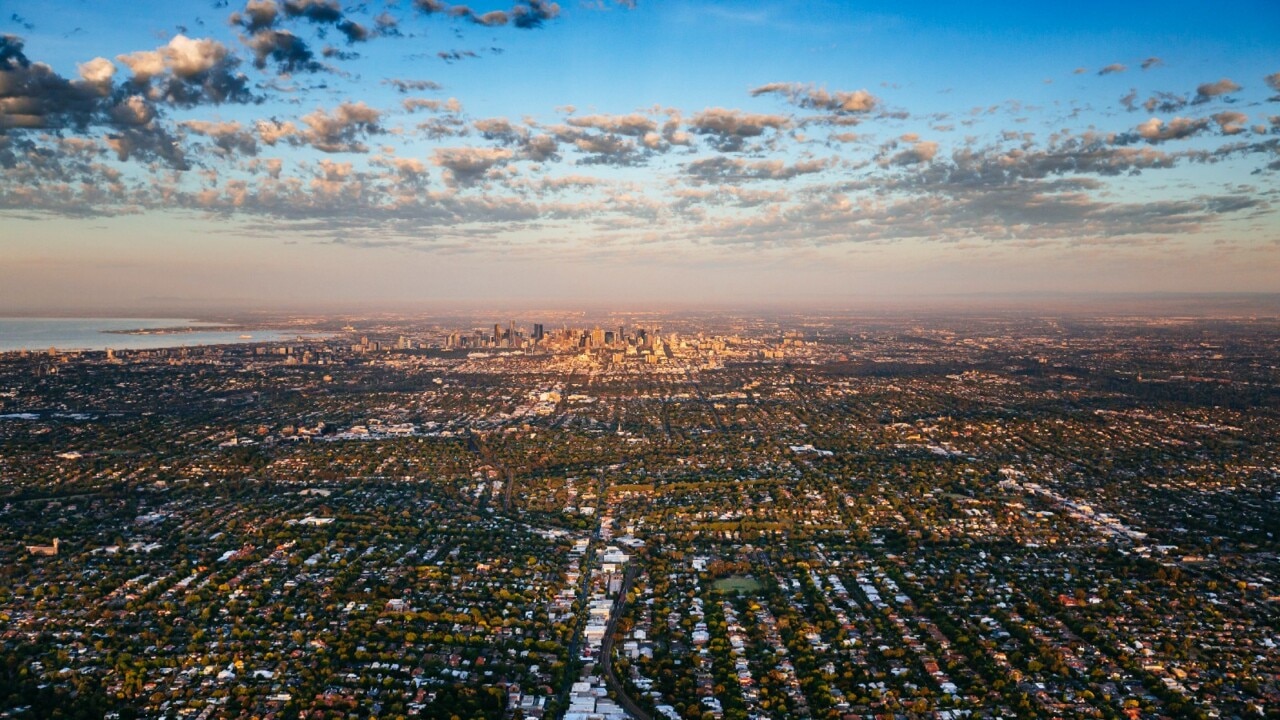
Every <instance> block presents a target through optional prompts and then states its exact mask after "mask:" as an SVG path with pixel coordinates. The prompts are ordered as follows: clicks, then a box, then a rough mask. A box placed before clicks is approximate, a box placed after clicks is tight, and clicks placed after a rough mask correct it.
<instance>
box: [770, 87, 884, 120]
mask: <svg viewBox="0 0 1280 720" xmlns="http://www.w3.org/2000/svg"><path fill="white" fill-rule="evenodd" d="M766 94H778V95H782V96H784V97H786V98H787V100H788V101H789V102H790V103H791V104H792V105H795V106H797V107H802V108H805V109H809V110H822V111H825V112H833V113H837V114H860V113H867V112H870V111H871V110H872V109H874V108H875V106H876V105H877V104H878V103H879V99H878V98H876V97H875V96H874V95H872V94H871V93H869V92H867V91H866V90H853V91H836V92H834V93H832V92H827V90H826V89H825V88H818V87H814V86H813V85H803V84H801V83H780V82H779V83H769V84H767V85H761V86H760V87H757V88H754V89H752V90H751V96H752V97H758V96H760V95H766Z"/></svg>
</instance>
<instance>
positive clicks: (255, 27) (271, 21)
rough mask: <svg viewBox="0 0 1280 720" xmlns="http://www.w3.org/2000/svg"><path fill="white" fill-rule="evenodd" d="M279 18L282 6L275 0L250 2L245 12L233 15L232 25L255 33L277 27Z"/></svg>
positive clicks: (245, 7)
mask: <svg viewBox="0 0 1280 720" xmlns="http://www.w3.org/2000/svg"><path fill="white" fill-rule="evenodd" d="M279 16H280V6H279V5H277V4H276V2H275V0H249V2H247V3H245V6H244V10H242V11H240V12H235V13H232V14H231V24H232V25H239V26H241V27H243V28H244V29H245V30H248V31H249V32H250V33H255V32H257V31H259V30H263V29H265V28H269V27H271V26H273V25H275V24H276V19H277V18H278V17H279Z"/></svg>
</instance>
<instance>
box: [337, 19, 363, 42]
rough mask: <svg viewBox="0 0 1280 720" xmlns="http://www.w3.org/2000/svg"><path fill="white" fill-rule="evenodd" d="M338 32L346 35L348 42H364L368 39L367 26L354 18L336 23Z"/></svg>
mask: <svg viewBox="0 0 1280 720" xmlns="http://www.w3.org/2000/svg"><path fill="white" fill-rule="evenodd" d="M337 28H338V32H340V33H342V34H343V35H345V36H346V38H347V42H348V43H357V42H364V41H366V40H368V39H369V37H370V36H371V33H370V32H369V28H367V27H365V26H364V25H361V24H360V23H358V22H355V21H354V20H343V21H342V22H340V23H338V25H337Z"/></svg>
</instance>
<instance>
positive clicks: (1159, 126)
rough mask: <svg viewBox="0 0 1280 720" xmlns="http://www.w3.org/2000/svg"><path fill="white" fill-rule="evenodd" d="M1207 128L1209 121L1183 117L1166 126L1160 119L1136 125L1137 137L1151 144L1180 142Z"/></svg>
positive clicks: (1176, 118)
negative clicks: (1171, 141) (1169, 141)
mask: <svg viewBox="0 0 1280 720" xmlns="http://www.w3.org/2000/svg"><path fill="white" fill-rule="evenodd" d="M1208 127H1209V121H1208V120H1207V119H1204V118H1200V119H1191V118H1184V117H1175V118H1174V119H1172V120H1170V121H1169V122H1168V123H1167V124H1166V123H1165V122H1164V121H1163V120H1161V119H1160V118H1154V117H1153V118H1151V119H1150V120H1147V121H1146V122H1144V123H1142V124H1141V125H1138V135H1139V136H1140V137H1141V138H1142V139H1143V140H1146V141H1147V142H1149V143H1151V144H1153V145H1154V144H1156V143H1162V142H1165V141H1166V140H1182V139H1184V138H1189V137H1191V136H1193V135H1196V134H1197V133H1200V132H1201V131H1203V130H1205V129H1207V128H1208Z"/></svg>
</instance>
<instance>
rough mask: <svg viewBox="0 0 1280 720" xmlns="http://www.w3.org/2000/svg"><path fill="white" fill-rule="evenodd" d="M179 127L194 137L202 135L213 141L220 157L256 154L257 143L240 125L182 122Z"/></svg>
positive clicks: (232, 123) (236, 123) (201, 121)
mask: <svg viewBox="0 0 1280 720" xmlns="http://www.w3.org/2000/svg"><path fill="white" fill-rule="evenodd" d="M178 125H179V126H181V127H183V128H185V129H187V130H189V131H191V132H192V133H194V134H196V135H203V136H206V137H208V138H210V139H211V140H213V145H214V148H215V152H216V153H217V154H219V155H222V156H228V157H229V156H232V155H246V156H252V155H257V154H258V141H257V138H255V137H254V136H253V133H251V132H249V131H248V130H247V129H245V128H244V126H242V125H241V124H240V123H238V122H235V121H229V122H212V121H208V120H184V121H182V122H180V123H178Z"/></svg>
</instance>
